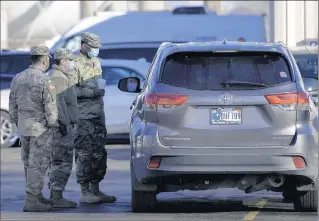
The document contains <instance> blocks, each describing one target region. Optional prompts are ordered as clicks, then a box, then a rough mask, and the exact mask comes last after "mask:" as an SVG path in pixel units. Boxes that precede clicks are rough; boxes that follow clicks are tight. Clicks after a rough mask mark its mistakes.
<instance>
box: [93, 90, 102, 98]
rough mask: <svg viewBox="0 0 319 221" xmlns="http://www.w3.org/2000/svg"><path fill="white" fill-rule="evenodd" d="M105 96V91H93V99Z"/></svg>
mask: <svg viewBox="0 0 319 221" xmlns="http://www.w3.org/2000/svg"><path fill="white" fill-rule="evenodd" d="M104 94H105V90H103V89H95V90H94V97H103V96H104Z"/></svg>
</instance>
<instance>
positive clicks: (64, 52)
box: [54, 48, 76, 60]
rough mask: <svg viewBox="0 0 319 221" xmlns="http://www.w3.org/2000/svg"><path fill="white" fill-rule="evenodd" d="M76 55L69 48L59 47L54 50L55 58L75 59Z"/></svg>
mask: <svg viewBox="0 0 319 221" xmlns="http://www.w3.org/2000/svg"><path fill="white" fill-rule="evenodd" d="M75 58H76V56H75V55H74V54H73V52H72V51H71V50H70V49H67V48H57V49H56V50H55V52H54V59H56V60H61V59H68V60H74V59H75Z"/></svg>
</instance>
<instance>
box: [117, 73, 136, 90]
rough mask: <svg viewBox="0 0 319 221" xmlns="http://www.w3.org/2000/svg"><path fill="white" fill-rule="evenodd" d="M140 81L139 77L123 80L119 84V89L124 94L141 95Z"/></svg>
mask: <svg viewBox="0 0 319 221" xmlns="http://www.w3.org/2000/svg"><path fill="white" fill-rule="evenodd" d="M140 85H141V82H140V79H139V78H137V77H129V78H123V79H121V80H120V81H119V83H118V88H119V89H120V90H121V91H123V92H128V93H140V92H141V89H140Z"/></svg>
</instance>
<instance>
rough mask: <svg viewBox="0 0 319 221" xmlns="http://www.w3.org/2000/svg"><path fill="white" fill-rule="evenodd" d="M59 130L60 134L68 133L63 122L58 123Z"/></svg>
mask: <svg viewBox="0 0 319 221" xmlns="http://www.w3.org/2000/svg"><path fill="white" fill-rule="evenodd" d="M59 131H60V133H61V134H62V136H66V135H67V134H68V129H67V127H66V126H65V125H64V124H60V125H59Z"/></svg>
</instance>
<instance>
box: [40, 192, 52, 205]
mask: <svg viewBox="0 0 319 221" xmlns="http://www.w3.org/2000/svg"><path fill="white" fill-rule="evenodd" d="M39 201H40V202H41V203H44V204H47V205H50V206H53V205H54V204H55V202H54V201H53V200H51V199H47V198H45V197H44V196H43V194H42V193H40V194H39Z"/></svg>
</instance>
